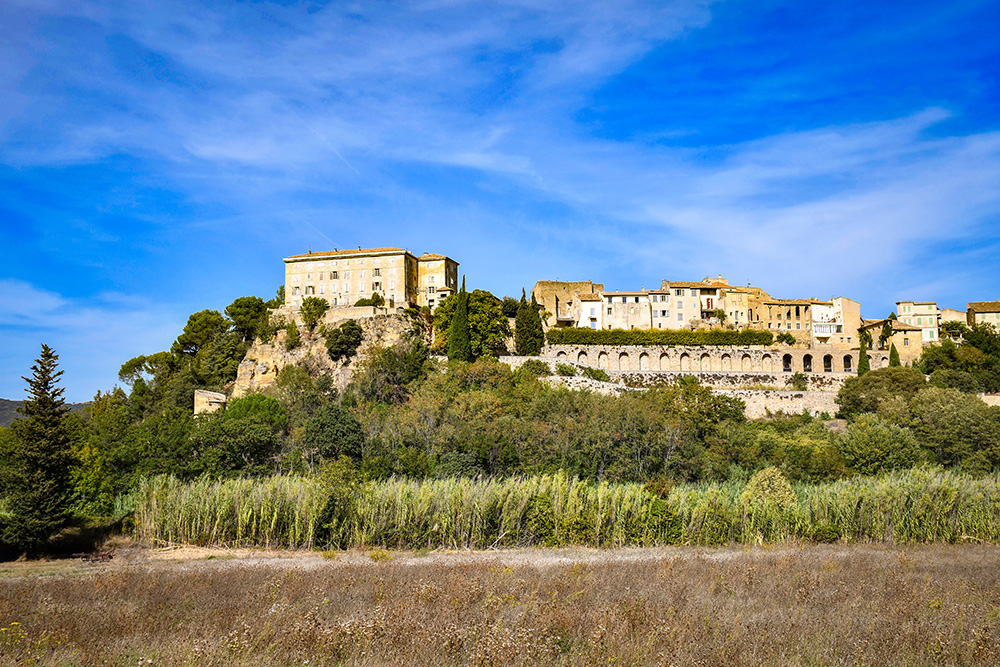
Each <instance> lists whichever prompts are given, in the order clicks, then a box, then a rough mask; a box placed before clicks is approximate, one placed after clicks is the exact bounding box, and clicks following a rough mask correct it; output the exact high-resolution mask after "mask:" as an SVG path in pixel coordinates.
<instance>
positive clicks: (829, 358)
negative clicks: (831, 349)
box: [823, 354, 833, 373]
mask: <svg viewBox="0 0 1000 667" xmlns="http://www.w3.org/2000/svg"><path fill="white" fill-rule="evenodd" d="M823 372H824V373H832V372H833V355H832V354H827V355H825V356H824V357H823Z"/></svg>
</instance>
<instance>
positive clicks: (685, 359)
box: [681, 352, 691, 371]
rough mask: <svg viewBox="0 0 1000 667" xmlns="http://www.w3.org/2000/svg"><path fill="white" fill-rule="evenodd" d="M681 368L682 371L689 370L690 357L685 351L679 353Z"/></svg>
mask: <svg viewBox="0 0 1000 667" xmlns="http://www.w3.org/2000/svg"><path fill="white" fill-rule="evenodd" d="M681 370H682V371H689V370H691V357H690V356H689V355H688V353H687V352H685V353H683V354H682V355H681Z"/></svg>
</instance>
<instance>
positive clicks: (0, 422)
mask: <svg viewBox="0 0 1000 667" xmlns="http://www.w3.org/2000/svg"><path fill="white" fill-rule="evenodd" d="M23 404H24V401H8V400H7V399H6V398H0V426H10V425H11V422H13V421H14V420H15V419H16V418H17V417H18V414H17V409H18V408H19V407H21V406H22V405H23ZM88 405H90V401H87V402H86V403H69V407H70V409H71V410H83V409H84V408H85V407H87V406H88Z"/></svg>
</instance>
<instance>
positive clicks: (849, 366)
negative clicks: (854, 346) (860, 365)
mask: <svg viewBox="0 0 1000 667" xmlns="http://www.w3.org/2000/svg"><path fill="white" fill-rule="evenodd" d="M844 372H845V373H853V372H854V357H852V356H851V355H849V354H845V355H844Z"/></svg>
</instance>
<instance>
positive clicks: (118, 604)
mask: <svg viewBox="0 0 1000 667" xmlns="http://www.w3.org/2000/svg"><path fill="white" fill-rule="evenodd" d="M121 555H123V556H124V557H123V558H117V559H116V561H114V562H113V563H112V564H111V565H107V566H99V567H89V568H88V567H84V566H81V565H71V564H68V563H66V564H64V566H63V568H62V569H61V571H60V573H58V574H53V570H52V568H51V566H48V569H46V570H45V574H41V575H40V574H38V573H37V572H36V571H35V569H34V567H33V566H31V565H30V564H17V565H15V566H11V567H5V571H4V572H3V573H2V574H0V626H2V627H4V628H6V629H5V630H2V631H0V635H2V637H0V664H3V665H22V664H39V665H133V666H134V665H144V664H151V665H275V664H280V665H305V664H309V665H334V664H343V665H384V664H390V665H505V666H513V665H521V664H556V665H598V664H601V665H608V664H623V665H735V664H741V665H942V664H946V665H995V664H997V663H998V661H1000V620H998V614H1000V549H998V548H997V547H994V546H970V545H966V546H960V547H959V546H946V545H936V546H927V547H908V548H905V549H890V548H883V547H877V546H850V547H848V546H843V545H836V546H794V545H793V546H784V547H774V548H753V549H748V550H738V549H732V548H729V549H727V548H722V549H704V550H701V549H693V548H663V549H622V550H616V551H601V550H593V549H574V550H523V551H512V552H492V553H490V552H487V553H469V552H461V553H441V552H435V553H431V554H428V555H424V556H421V555H419V554H414V553H392V554H389V553H386V552H373V553H366V552H358V551H354V552H347V553H344V552H340V553H338V554H331V555H333V556H334V557H333V558H330V559H326V558H323V557H322V556H321V555H320V554H317V553H308V552H298V553H288V552H286V553H284V554H276V553H272V552H252V551H242V552H224V551H213V552H208V551H202V552H194V553H192V552H190V551H181V552H151V551H146V550H134V551H132V552H128V551H126V552H125V553H123V554H121ZM195 556H197V557H195ZM206 556H211V557H212V558H207V557H206Z"/></svg>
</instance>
